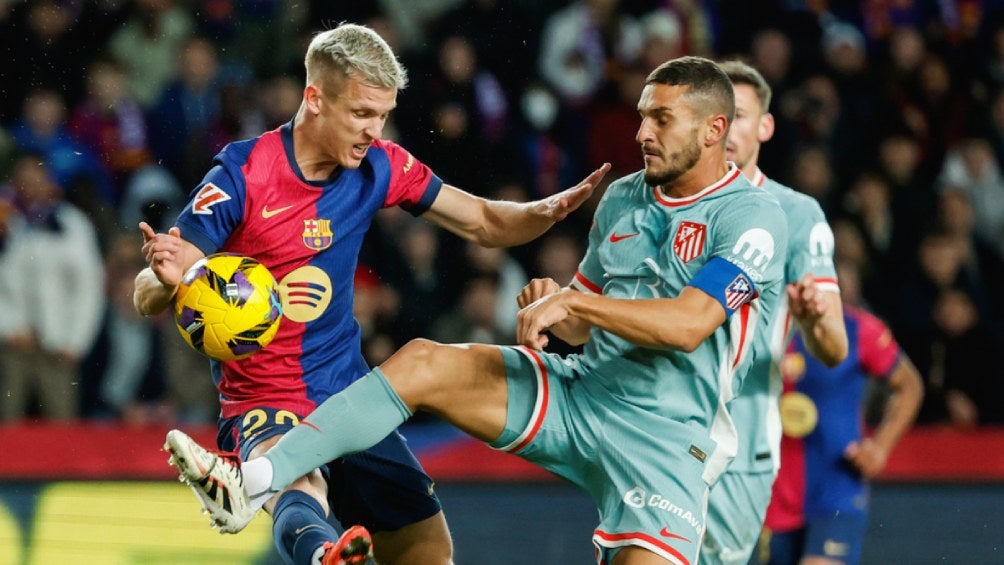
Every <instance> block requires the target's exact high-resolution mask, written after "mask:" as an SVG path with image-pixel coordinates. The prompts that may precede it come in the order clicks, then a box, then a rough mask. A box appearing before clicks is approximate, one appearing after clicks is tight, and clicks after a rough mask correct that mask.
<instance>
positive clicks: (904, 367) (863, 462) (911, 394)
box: [844, 355, 924, 479]
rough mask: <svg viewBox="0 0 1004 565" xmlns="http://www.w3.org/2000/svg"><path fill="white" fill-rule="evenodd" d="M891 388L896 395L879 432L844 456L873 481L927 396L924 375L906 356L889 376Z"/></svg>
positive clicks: (852, 447) (848, 450)
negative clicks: (922, 375)
mask: <svg viewBox="0 0 1004 565" xmlns="http://www.w3.org/2000/svg"><path fill="white" fill-rule="evenodd" d="M889 386H890V387H892V390H893V396H892V398H891V399H890V400H889V404H888V405H887V406H886V410H885V416H884V417H883V418H882V423H881V424H879V427H878V428H877V429H876V430H875V433H874V434H873V435H872V436H871V437H868V438H864V439H862V440H861V441H860V442H852V443H851V444H850V445H848V446H847V449H845V450H844V457H846V458H847V459H848V460H849V461H850V462H851V463H852V464H853V465H854V466H855V467H857V468H858V470H859V471H860V472H861V475H862V476H864V477H865V478H869V479H870V478H872V477H874V476H876V475H878V474H879V473H880V472H882V469H884V468H885V464H886V461H888V459H889V454H890V453H892V450H893V448H894V447H896V444H897V443H899V440H900V438H902V437H903V434H904V433H906V431H907V430H908V429H910V427H911V426H912V425H913V421H914V420H915V419H916V417H917V411H918V410H920V401H921V399H922V398H923V396H924V385H923V383H922V381H921V379H920V373H919V372H918V371H917V368H916V367H914V365H913V363H911V362H910V359H909V358H907V357H906V356H905V355H903V356H901V357H900V360H899V362H898V363H897V364H896V368H895V369H893V372H892V374H891V375H890V376H889Z"/></svg>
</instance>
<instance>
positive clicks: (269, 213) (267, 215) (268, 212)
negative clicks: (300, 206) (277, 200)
mask: <svg viewBox="0 0 1004 565" xmlns="http://www.w3.org/2000/svg"><path fill="white" fill-rule="evenodd" d="M292 207H293V205H292V204H290V205H289V206H283V207H282V208H276V209H275V210H269V209H268V204H266V205H264V206H262V208H261V217H262V218H265V219H266V220H267V219H269V218H271V217H272V216H275V215H276V214H282V213H283V212H285V211H286V210H289V209H290V208H292Z"/></svg>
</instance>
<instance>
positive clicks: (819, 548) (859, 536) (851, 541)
mask: <svg viewBox="0 0 1004 565" xmlns="http://www.w3.org/2000/svg"><path fill="white" fill-rule="evenodd" d="M867 531H868V516H867V515H861V514H854V513H851V512H841V513H840V514H838V515H834V516H828V517H825V518H813V519H812V520H810V521H809V523H808V524H807V525H806V526H805V527H804V528H800V529H797V530H792V531H789V532H776V531H775V532H770V535H769V536H761V538H760V541H761V544H762V543H763V542H764V541H765V538H766V539H767V540H769V542H768V543H769V545H768V548H766V549H767V550H766V551H764V549H765V548H763V547H759V548H757V551H754V552H753V555H754V559H753V560H751V563H760V564H763V565H767V564H769V565H795V564H797V563H798V562H799V561H801V559H802V557H804V556H807V555H813V556H820V557H828V558H830V559H834V560H836V561H840V562H843V563H845V564H846V565H856V564H857V563H858V562H859V561H860V560H861V549H862V545H863V544H864V540H865V534H866V533H867Z"/></svg>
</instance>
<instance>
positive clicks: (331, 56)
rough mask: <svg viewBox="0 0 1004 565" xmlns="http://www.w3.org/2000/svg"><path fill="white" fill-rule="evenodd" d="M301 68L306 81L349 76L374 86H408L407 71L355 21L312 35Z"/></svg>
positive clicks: (376, 37) (372, 33)
mask: <svg viewBox="0 0 1004 565" xmlns="http://www.w3.org/2000/svg"><path fill="white" fill-rule="evenodd" d="M304 67H306V70H307V83H308V84H309V83H315V82H317V81H323V82H325V83H327V82H329V81H332V80H333V81H338V82H340V81H341V80H342V79H343V78H346V77H350V78H354V79H356V80H359V81H360V82H362V83H364V84H366V85H368V86H374V87H378V88H397V89H402V88H404V87H406V86H407V85H408V73H407V71H405V69H404V67H403V66H402V65H401V63H400V62H399V61H398V60H397V57H395V56H394V51H393V50H392V49H391V48H390V45H387V42H386V41H384V40H383V38H382V37H380V36H379V35H378V34H377V33H376V32H375V31H373V30H372V29H370V28H368V27H365V26H361V25H357V24H349V23H343V24H341V25H339V26H338V27H336V28H334V29H329V30H327V31H322V32H320V33H318V34H317V35H315V36H314V38H313V39H312V40H311V41H310V46H309V47H308V48H307V55H306V56H305V57H304ZM335 84H337V82H336V83H335Z"/></svg>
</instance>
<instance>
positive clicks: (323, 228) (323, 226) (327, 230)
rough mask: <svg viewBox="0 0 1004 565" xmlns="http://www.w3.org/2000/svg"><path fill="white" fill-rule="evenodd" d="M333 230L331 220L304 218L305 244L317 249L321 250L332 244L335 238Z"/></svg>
mask: <svg viewBox="0 0 1004 565" xmlns="http://www.w3.org/2000/svg"><path fill="white" fill-rule="evenodd" d="M334 235H335V234H334V233H333V232H332V231H331V220H319V219H312V220H303V244H304V245H306V246H307V247H309V248H310V249H313V250H315V251H321V250H322V249H327V248H328V247H330V246H331V242H332V241H333V240H334Z"/></svg>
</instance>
